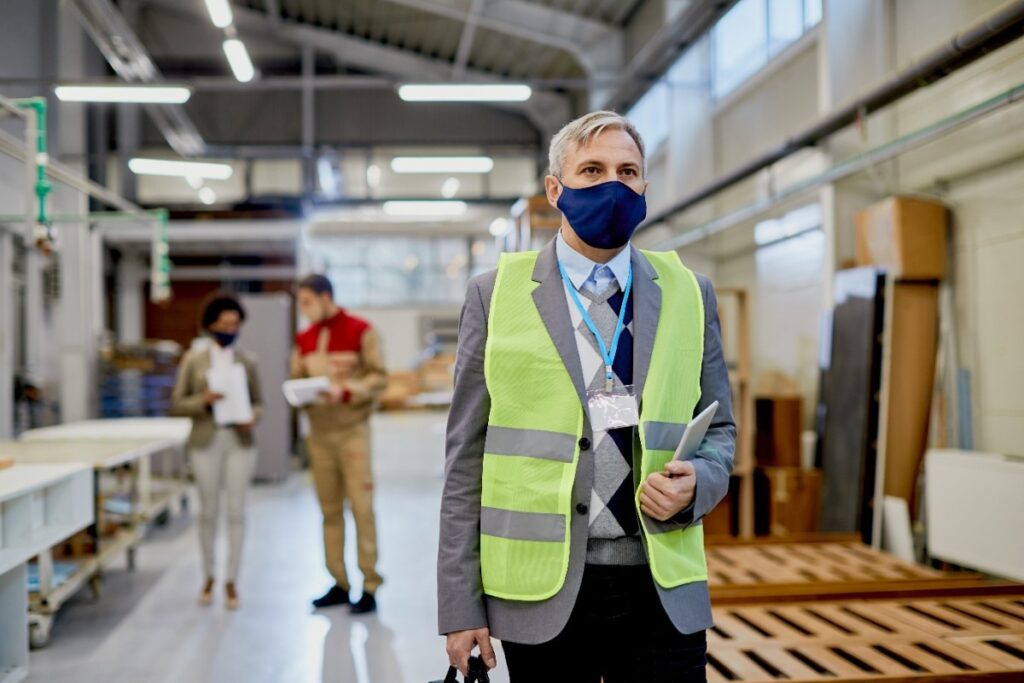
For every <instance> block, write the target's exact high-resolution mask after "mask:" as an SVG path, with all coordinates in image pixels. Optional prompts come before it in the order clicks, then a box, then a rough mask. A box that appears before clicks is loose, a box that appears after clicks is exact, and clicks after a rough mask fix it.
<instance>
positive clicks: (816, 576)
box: [706, 542, 984, 604]
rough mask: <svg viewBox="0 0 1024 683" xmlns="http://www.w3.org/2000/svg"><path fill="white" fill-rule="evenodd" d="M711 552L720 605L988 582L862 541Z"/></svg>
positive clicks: (905, 591) (715, 548)
mask: <svg viewBox="0 0 1024 683" xmlns="http://www.w3.org/2000/svg"><path fill="white" fill-rule="evenodd" d="M706 553H707V558H708V585H709V587H710V589H711V595H712V599H713V600H714V602H715V604H726V603H738V602H744V603H748V602H759V601H768V600H773V601H774V600H780V599H809V598H812V597H819V598H833V599H835V598H840V597H843V598H852V597H869V596H881V595H887V594H890V593H898V594H900V595H909V594H912V593H914V592H927V591H929V590H940V589H949V588H960V587H966V586H980V585H983V584H984V579H983V577H981V576H980V575H978V574H973V573H967V572H961V573H950V572H941V571H937V570H934V569H930V568H928V567H924V566H921V565H917V564H913V563H910V562H905V561H903V560H901V559H899V558H897V557H894V556H892V555H889V554H888V553H884V552H880V551H877V550H873V549H872V548H870V547H868V546H865V545H862V544H860V543H856V542H819V543H751V544H736V545H724V546H710V547H708V548H707V550H706Z"/></svg>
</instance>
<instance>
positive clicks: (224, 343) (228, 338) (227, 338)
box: [210, 330, 238, 349]
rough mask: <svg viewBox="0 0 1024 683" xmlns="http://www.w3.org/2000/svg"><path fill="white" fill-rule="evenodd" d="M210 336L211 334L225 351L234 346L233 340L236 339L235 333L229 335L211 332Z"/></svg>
mask: <svg viewBox="0 0 1024 683" xmlns="http://www.w3.org/2000/svg"><path fill="white" fill-rule="evenodd" d="M210 334H212V335H213V338H214V339H215V340H216V341H217V343H218V344H220V346H221V347H222V348H225V349H226V348H227V347H229V346H231V345H232V344H234V343H235V339H236V338H237V337H238V334H237V333H236V334H231V333H228V332H213V331H212V330H211V331H210Z"/></svg>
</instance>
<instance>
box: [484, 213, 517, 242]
mask: <svg viewBox="0 0 1024 683" xmlns="http://www.w3.org/2000/svg"><path fill="white" fill-rule="evenodd" d="M488 232H490V233H491V234H492V235H494V236H495V237H504V236H505V235H507V234H509V233H510V232H512V221H511V220H510V219H508V218H502V217H501V216H498V217H497V218H495V219H494V220H493V221H491V225H490V227H489V228H488Z"/></svg>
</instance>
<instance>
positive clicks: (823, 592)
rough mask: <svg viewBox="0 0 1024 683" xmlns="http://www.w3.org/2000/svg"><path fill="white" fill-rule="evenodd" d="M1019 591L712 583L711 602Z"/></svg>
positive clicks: (1016, 588)
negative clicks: (715, 584) (714, 584)
mask: <svg viewBox="0 0 1024 683" xmlns="http://www.w3.org/2000/svg"><path fill="white" fill-rule="evenodd" d="M1019 592H1020V584H1015V583H1005V582H1004V583H989V582H986V581H982V580H978V579H974V578H963V579H958V578H951V579H930V580H916V581H879V582H864V581H859V582H845V583H810V584H809V583H799V584H763V585H736V586H729V585H717V586H711V601H712V603H714V604H715V605H718V606H723V607H724V606H731V605H740V604H742V605H750V604H757V603H764V602H768V603H772V604H778V603H783V602H798V603H799V602H807V601H816V600H864V599H882V598H885V599H893V600H895V599H907V598H923V597H928V598H940V597H956V596H964V595H988V596H998V595H1006V594H1016V593H1019Z"/></svg>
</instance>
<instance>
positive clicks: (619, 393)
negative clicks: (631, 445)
mask: <svg viewBox="0 0 1024 683" xmlns="http://www.w3.org/2000/svg"><path fill="white" fill-rule="evenodd" d="M587 406H588V407H589V409H590V424H591V426H592V427H593V428H594V431H600V432H606V431H608V430H609V429H619V428H621V427H635V426H636V425H638V424H640V408H639V405H638V404H637V400H636V392H635V390H634V388H633V385H632V384H629V385H626V386H619V387H615V388H614V389H612V390H611V391H606V390H604V389H600V390H594V389H592V390H590V391H588V392H587Z"/></svg>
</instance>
